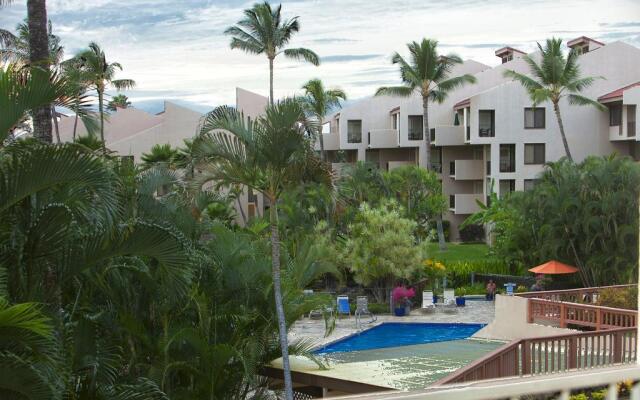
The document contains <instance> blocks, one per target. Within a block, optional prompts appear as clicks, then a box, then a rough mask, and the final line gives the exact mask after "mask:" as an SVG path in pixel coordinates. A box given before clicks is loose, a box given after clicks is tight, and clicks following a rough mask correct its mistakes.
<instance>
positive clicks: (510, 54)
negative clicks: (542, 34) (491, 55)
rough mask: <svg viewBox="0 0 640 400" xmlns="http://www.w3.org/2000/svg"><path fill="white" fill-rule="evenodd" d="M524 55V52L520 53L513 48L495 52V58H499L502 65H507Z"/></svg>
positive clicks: (504, 48)
mask: <svg viewBox="0 0 640 400" xmlns="http://www.w3.org/2000/svg"><path fill="white" fill-rule="evenodd" d="M525 54H527V53H525V52H524V51H520V50H518V49H514V48H513V47H509V46H507V47H503V48H501V49H498V50H496V56H498V57H500V59H501V60H502V63H503V64H504V63H508V62H509V61H511V60H513V59H514V58H520V57H522V56H524V55H525Z"/></svg>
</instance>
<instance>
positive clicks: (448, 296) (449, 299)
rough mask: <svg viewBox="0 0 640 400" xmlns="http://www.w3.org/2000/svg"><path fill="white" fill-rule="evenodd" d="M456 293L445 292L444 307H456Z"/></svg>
mask: <svg viewBox="0 0 640 400" xmlns="http://www.w3.org/2000/svg"><path fill="white" fill-rule="evenodd" d="M454 293H455V292H454V291H453V289H446V290H445V291H444V305H445V306H450V305H452V304H453V305H454V306H455V305H456V296H455V294H454Z"/></svg>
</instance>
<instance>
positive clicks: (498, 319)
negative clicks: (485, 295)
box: [473, 294, 577, 341]
mask: <svg viewBox="0 0 640 400" xmlns="http://www.w3.org/2000/svg"><path fill="white" fill-rule="evenodd" d="M495 303H496V311H495V319H494V320H493V322H491V323H490V324H489V325H487V326H485V327H484V328H482V329H481V330H479V331H478V332H476V334H475V335H473V337H476V338H481V339H492V340H508V341H510V340H516V339H522V338H529V337H538V336H551V335H564V334H568V333H572V332H577V331H575V330H572V329H562V328H555V327H551V326H545V325H538V324H530V323H528V322H527V299H525V298H524V297H518V296H503V295H499V294H498V295H496V300H495Z"/></svg>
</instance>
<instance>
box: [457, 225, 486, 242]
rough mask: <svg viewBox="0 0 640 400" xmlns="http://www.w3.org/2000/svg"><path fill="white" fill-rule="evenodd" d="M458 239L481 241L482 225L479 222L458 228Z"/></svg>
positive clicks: (482, 235) (482, 237) (482, 236)
mask: <svg viewBox="0 0 640 400" xmlns="http://www.w3.org/2000/svg"><path fill="white" fill-rule="evenodd" d="M460 240H461V241H463V242H481V241H482V240H484V227H483V226H482V225H480V224H468V225H465V226H464V228H462V229H460Z"/></svg>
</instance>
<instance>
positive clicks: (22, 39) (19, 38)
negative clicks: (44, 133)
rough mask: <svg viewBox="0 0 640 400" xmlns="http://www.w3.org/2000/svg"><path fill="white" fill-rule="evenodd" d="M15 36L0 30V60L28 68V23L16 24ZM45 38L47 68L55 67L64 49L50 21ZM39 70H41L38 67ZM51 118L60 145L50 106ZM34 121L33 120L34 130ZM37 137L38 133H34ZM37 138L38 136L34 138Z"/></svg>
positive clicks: (56, 124) (29, 51)
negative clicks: (0, 45)
mask: <svg viewBox="0 0 640 400" xmlns="http://www.w3.org/2000/svg"><path fill="white" fill-rule="evenodd" d="M16 32H17V35H14V34H13V33H11V32H9V31H7V30H4V29H0V44H2V49H0V60H1V61H5V62H12V63H14V64H16V65H23V66H28V65H30V62H31V45H30V43H31V39H30V38H31V35H30V34H29V24H28V21H25V22H23V23H20V24H18V26H17V28H16ZM47 36H48V43H47V45H48V47H49V51H48V57H47V62H48V63H49V66H53V67H57V66H59V64H60V61H62V57H63V56H64V49H63V47H62V46H61V45H60V38H59V37H58V36H56V35H54V34H53V29H52V25H51V21H49V22H48V24H47ZM40 68H42V67H41V66H40ZM51 116H52V121H53V126H54V128H55V133H56V138H57V142H58V143H60V131H59V129H58V113H57V112H56V109H55V105H52V106H51ZM35 126H36V121H35V120H34V128H35ZM34 133H35V134H36V135H38V132H37V131H36V132H34ZM36 137H39V136H36Z"/></svg>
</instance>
